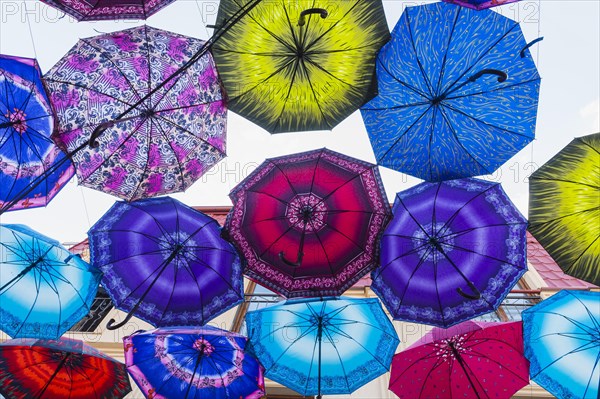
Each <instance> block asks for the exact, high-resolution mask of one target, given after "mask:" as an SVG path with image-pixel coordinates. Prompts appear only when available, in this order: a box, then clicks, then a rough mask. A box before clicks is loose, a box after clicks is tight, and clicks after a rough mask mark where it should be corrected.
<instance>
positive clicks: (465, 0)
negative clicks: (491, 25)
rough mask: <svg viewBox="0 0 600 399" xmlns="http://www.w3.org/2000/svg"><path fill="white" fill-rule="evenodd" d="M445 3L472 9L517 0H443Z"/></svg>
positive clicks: (515, 0) (481, 8)
mask: <svg viewBox="0 0 600 399" xmlns="http://www.w3.org/2000/svg"><path fill="white" fill-rule="evenodd" d="M444 1H445V2H446V3H452V4H458V5H459V6H463V7H469V8H472V9H474V10H484V9H486V8H491V7H497V6H502V5H504V4H509V3H515V2H517V1H519V0H444Z"/></svg>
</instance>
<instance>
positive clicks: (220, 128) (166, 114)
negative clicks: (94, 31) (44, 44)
mask: <svg viewBox="0 0 600 399" xmlns="http://www.w3.org/2000/svg"><path fill="white" fill-rule="evenodd" d="M204 44H205V42H203V41H201V40H198V39H193V38H190V37H186V36H181V35H178V34H174V33H170V32H166V31H163V30H159V29H155V28H151V27H149V26H141V27H137V28H132V29H127V30H124V31H120V32H115V33H110V34H105V35H100V36H96V37H92V38H88V39H82V40H80V41H79V43H77V44H76V45H75V46H74V47H73V48H72V49H71V50H70V51H69V52H68V53H67V54H66V55H65V56H64V57H63V58H62V59H61V60H60V61H59V62H58V63H57V64H56V65H55V66H54V67H53V68H52V69H51V70H50V72H49V73H48V74H47V75H46V76H45V83H46V86H47V87H48V89H49V91H50V99H51V101H52V103H53V105H54V108H55V110H56V113H57V117H58V125H59V126H58V129H57V131H56V132H55V134H54V136H53V138H54V140H55V141H56V142H57V143H58V144H59V145H60V146H62V147H63V148H64V149H65V150H66V151H67V152H69V154H70V155H71V157H72V159H73V162H74V164H75V169H76V171H77V177H78V180H79V183H80V184H83V185H84V186H87V187H90V188H94V189H97V190H100V191H104V192H107V193H110V194H113V195H116V196H118V197H120V198H123V199H126V200H130V201H133V200H136V199H140V198H146V197H152V196H156V195H160V194H167V193H172V192H177V191H183V190H185V189H186V188H188V187H189V186H190V185H191V184H193V183H194V182H195V181H196V180H197V179H198V178H199V177H200V176H201V175H202V174H203V173H204V172H206V171H207V170H208V169H209V168H211V167H212V166H213V165H214V164H216V163H217V162H219V161H220V160H221V159H222V158H224V157H225V129H226V114H227V110H226V108H225V103H224V101H223V93H222V91H221V86H220V83H219V79H218V77H217V72H216V69H215V66H214V63H213V60H212V56H211V55H210V54H209V53H204V55H203V56H201V57H198V55H199V54H202V49H203V48H205V47H204ZM190 60H192V61H193V62H189V61H190ZM88 144H89V145H88Z"/></svg>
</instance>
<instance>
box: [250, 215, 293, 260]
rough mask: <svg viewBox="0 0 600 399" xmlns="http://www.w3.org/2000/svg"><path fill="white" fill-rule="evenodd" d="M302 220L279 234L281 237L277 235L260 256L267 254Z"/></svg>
mask: <svg viewBox="0 0 600 399" xmlns="http://www.w3.org/2000/svg"><path fill="white" fill-rule="evenodd" d="M301 222H302V220H299V221H298V222H296V223H294V224H293V225H290V226H289V227H288V228H287V229H286V230H285V231H284V232H283V233H281V234H280V235H279V237H277V238H276V239H275V240H274V241H273V242H272V243H271V244H270V245H269V246H268V247H267V248H266V249H265V250H264V251H263V252H261V253H260V254H259V255H258V257H259V258H260V257H262V256H264V254H266V253H267V252H268V251H269V250H270V249H271V248H272V247H273V245H275V244H277V242H278V241H279V240H281V239H282V238H283V236H285V235H286V234H287V233H289V232H290V231H291V230H292V229H293V228H294V227H296V226H298V225H299V224H300V223H301Z"/></svg>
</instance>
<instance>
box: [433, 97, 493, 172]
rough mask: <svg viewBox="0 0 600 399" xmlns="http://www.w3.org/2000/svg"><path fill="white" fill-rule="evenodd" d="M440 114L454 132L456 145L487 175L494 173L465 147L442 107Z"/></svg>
mask: <svg viewBox="0 0 600 399" xmlns="http://www.w3.org/2000/svg"><path fill="white" fill-rule="evenodd" d="M448 108H450V109H453V108H451V107H448ZM458 112H460V111H458ZM440 114H441V115H442V118H443V119H444V122H446V125H447V126H448V128H449V129H450V131H451V132H452V136H453V137H454V139H455V140H456V143H457V144H458V145H459V146H460V148H462V149H463V151H464V153H465V154H467V155H468V156H469V158H471V159H472V160H473V161H475V163H476V164H477V165H479V167H480V168H481V169H482V170H484V171H485V172H486V173H487V174H491V173H492V172H493V171H491V170H489V169H488V168H487V167H486V166H484V165H483V164H482V163H481V162H480V161H479V160H478V159H477V158H475V156H474V155H473V154H472V153H471V152H469V151H468V150H467V148H466V147H465V146H464V144H463V143H462V142H461V141H460V139H459V138H458V134H457V133H456V129H455V128H454V126H452V124H451V123H450V120H449V119H448V115H446V112H445V111H444V110H443V109H442V108H441V107H440Z"/></svg>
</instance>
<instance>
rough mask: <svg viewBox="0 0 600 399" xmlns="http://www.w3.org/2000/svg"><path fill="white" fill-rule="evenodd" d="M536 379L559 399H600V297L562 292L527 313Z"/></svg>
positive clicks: (525, 325) (526, 333)
mask: <svg viewBox="0 0 600 399" xmlns="http://www.w3.org/2000/svg"><path fill="white" fill-rule="evenodd" d="M523 335H524V341H525V356H526V357H527V359H529V361H530V362H531V367H530V374H531V378H532V379H533V380H534V381H535V382H537V383H538V384H539V385H541V386H542V387H543V388H544V389H546V390H547V391H548V392H550V393H551V394H552V395H554V396H556V397H557V398H559V399H563V398H564V399H567V398H568V399H574V398H578V399H596V398H598V397H599V396H598V395H600V391H599V389H598V385H599V382H600V292H586V291H560V292H559V293H557V294H555V295H553V296H552V297H550V298H549V299H546V300H545V301H543V302H541V303H539V304H538V305H536V306H534V307H532V308H529V309H527V310H526V311H524V312H523Z"/></svg>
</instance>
